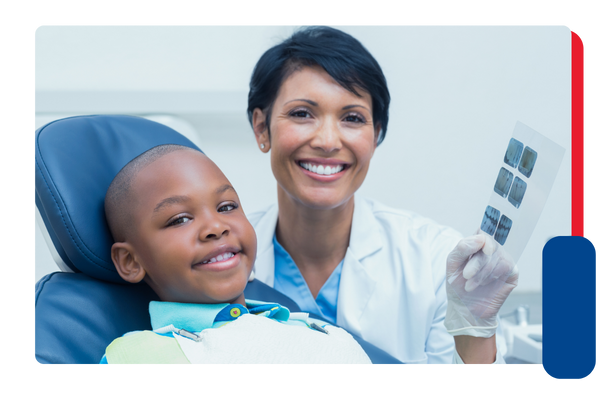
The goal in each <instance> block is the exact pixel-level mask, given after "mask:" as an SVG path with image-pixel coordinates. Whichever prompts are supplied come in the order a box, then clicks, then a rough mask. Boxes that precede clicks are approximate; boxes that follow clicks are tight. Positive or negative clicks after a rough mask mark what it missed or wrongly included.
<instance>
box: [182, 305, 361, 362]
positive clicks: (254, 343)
mask: <svg viewBox="0 0 600 400" xmlns="http://www.w3.org/2000/svg"><path fill="white" fill-rule="evenodd" d="M325 329H326V330H327V332H328V333H323V332H320V331H318V330H313V329H309V328H307V327H304V326H296V325H285V324H282V323H280V322H277V321H274V320H271V319H269V318H265V317H261V316H257V315H252V314H245V315H243V316H241V317H240V318H238V319H237V320H235V321H232V322H230V323H228V324H226V325H224V326H222V327H220V328H216V329H205V330H203V331H202V332H200V333H199V334H198V336H199V339H197V340H198V341H194V340H192V339H189V338H187V337H184V336H181V335H178V334H176V333H174V334H173V335H174V337H175V338H176V339H177V342H178V344H179V346H180V348H181V350H182V351H183V353H184V354H185V356H186V357H187V359H188V360H189V361H190V363H192V364H370V363H371V361H370V359H369V357H368V356H367V355H366V353H365V352H364V351H363V349H362V348H361V346H360V345H359V344H358V343H357V342H356V341H355V340H354V339H353V338H352V336H350V334H348V333H347V332H346V331H344V330H343V329H341V328H337V327H334V326H329V325H328V326H326V327H325Z"/></svg>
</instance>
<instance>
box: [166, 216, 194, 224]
mask: <svg viewBox="0 0 600 400" xmlns="http://www.w3.org/2000/svg"><path fill="white" fill-rule="evenodd" d="M190 220H191V218H189V217H186V216H181V217H177V218H175V219H174V220H173V221H171V222H169V223H168V224H167V226H174V225H181V224H184V223H186V222H188V221H190Z"/></svg>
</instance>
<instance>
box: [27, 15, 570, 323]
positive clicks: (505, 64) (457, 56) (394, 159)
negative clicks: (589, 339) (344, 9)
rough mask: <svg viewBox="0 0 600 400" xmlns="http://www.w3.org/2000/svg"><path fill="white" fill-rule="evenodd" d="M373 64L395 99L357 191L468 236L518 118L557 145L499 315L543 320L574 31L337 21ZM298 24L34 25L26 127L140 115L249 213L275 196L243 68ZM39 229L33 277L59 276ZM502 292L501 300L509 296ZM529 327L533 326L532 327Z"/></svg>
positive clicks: (561, 197)
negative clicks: (192, 147) (546, 253)
mask: <svg viewBox="0 0 600 400" xmlns="http://www.w3.org/2000/svg"><path fill="white" fill-rule="evenodd" d="M337 28H339V29H342V30H344V31H346V32H348V33H349V34H351V35H353V36H354V37H356V38H357V39H358V40H360V41H361V42H362V43H363V45H364V46H365V47H366V48H367V49H368V50H369V51H370V52H371V53H372V54H373V56H374V57H375V58H376V59H377V60H378V62H379V64H380V65H381V67H382V69H383V71H384V73H385V75H386V78H387V80H388V86H389V89H390V93H391V97H392V102H391V107H390V121H389V128H388V133H387V137H386V139H385V141H384V142H383V143H382V144H381V145H380V146H379V148H378V149H377V151H376V152H375V156H374V158H373V160H372V162H371V167H370V171H369V174H368V176H367V178H366V181H365V183H364V184H363V186H362V187H361V189H360V190H359V194H360V195H362V196H367V197H371V198H375V199H377V200H379V201H381V202H383V203H385V204H387V205H389V206H392V207H396V208H402V209H408V210H412V211H415V212H417V213H419V214H421V215H424V216H427V217H429V218H432V219H434V220H435V221H437V222H439V223H441V224H444V225H449V226H451V227H453V228H455V229H457V230H458V231H459V232H461V233H462V234H464V235H470V234H472V233H474V232H475V230H476V229H477V227H478V226H479V225H480V224H481V221H482V218H483V214H484V210H485V208H486V206H487V202H488V200H489V198H490V194H491V193H492V190H493V185H494V182H495V179H496V177H497V174H498V168H499V166H500V163H501V162H502V160H503V156H504V152H505V151H506V147H507V145H508V142H509V140H510V138H511V136H512V131H513V129H514V127H515V124H516V122H517V121H521V122H522V123H524V124H526V125H528V126H529V127H531V128H533V129H535V130H536V131H538V132H540V133H541V134H543V135H545V136H547V137H548V138H550V139H551V140H553V141H554V142H556V143H558V144H559V145H560V146H562V147H564V148H565V150H566V153H565V157H564V159H563V162H562V165H561V168H560V170H559V173H558V176H557V178H556V181H555V183H554V187H553V189H552V191H551V192H550V196H549V197H548V200H547V203H546V206H545V208H544V211H543V212H542V214H541V217H540V220H539V223H538V225H537V227H536V228H535V230H534V232H533V235H532V237H531V239H530V241H529V244H528V246H527V248H526V250H525V252H524V253H523V255H522V257H521V259H520V261H519V270H520V279H519V286H518V287H517V289H516V290H515V292H514V293H513V295H511V297H510V298H509V301H507V303H506V304H505V309H509V308H514V307H515V306H516V305H517V304H521V303H523V302H525V303H528V304H529V305H530V307H531V311H532V313H531V318H532V319H533V321H532V322H536V320H539V321H541V309H540V307H541V273H542V270H541V256H542V248H543V246H544V244H545V243H546V241H547V240H548V239H550V238H552V237H554V236H561V235H570V234H571V201H570V198H571V186H570V185H571V179H570V174H571V168H570V165H571V136H570V132H571V108H570V107H571V80H570V79H571V76H570V72H571V64H570V62H571V33H570V31H569V29H568V28H566V27H367V26H352V27H337ZM296 29H298V27H290V26H285V27H276V26H269V27H108V26H107V27H102V26H95V27H77V26H69V27H66V26H64V27H54V26H43V27H40V28H39V29H38V30H37V32H36V45H35V52H36V53H35V63H36V69H35V71H36V73H35V74H36V114H35V128H36V129H37V128H39V127H40V126H42V125H44V124H46V123H48V122H50V121H53V120H55V119H59V118H63V117H67V116H72V115H86V114H129V115H138V116H144V117H147V118H150V119H153V120H155V121H158V122H161V123H164V124H165V125H168V126H171V127H172V128H174V129H176V130H177V131H179V132H180V133H182V134H184V135H186V136H188V137H189V138H190V139H192V140H193V141H194V142H195V143H196V144H197V145H198V146H199V147H200V148H201V149H202V150H203V151H204V152H205V153H206V154H207V155H208V156H209V157H210V158H212V159H213V160H214V161H215V162H216V163H217V165H218V166H219V167H220V168H221V169H222V170H223V172H224V173H225V175H226V176H227V177H228V178H229V180H230V181H231V182H232V184H233V185H234V187H235V188H236V191H237V192H238V194H239V195H240V198H241V201H242V205H243V207H244V210H245V211H246V213H249V212H252V211H255V210H258V209H260V208H262V207H264V206H267V205H268V204H271V203H274V202H275V201H276V182H275V179H274V178H273V176H272V174H271V170H270V163H269V156H268V155H264V154H262V153H261V152H260V151H259V150H258V148H257V145H256V142H255V140H254V135H253V133H252V129H251V127H250V124H249V122H248V120H247V118H246V113H245V109H246V99H247V94H248V82H249V79H250V75H251V73H252V69H253V67H254V65H255V63H256V62H257V60H258V59H259V57H260V56H261V55H262V53H263V52H264V51H265V50H267V49H268V48H269V47H271V46H273V45H275V44H277V43H279V42H280V41H281V40H283V39H285V38H287V37H288V36H289V35H290V34H291V33H292V32H293V31H294V30H296ZM43 231H44V229H43V227H41V226H39V225H36V243H35V246H36V248H35V251H36V272H35V280H36V281H37V280H38V279H40V278H41V277H42V276H44V275H45V274H47V273H49V272H52V271H55V270H58V267H57V265H56V263H55V262H54V260H53V258H52V254H51V250H50V249H49V248H48V246H47V245H46V242H45V240H44V232H43ZM511 299H512V300H511ZM539 321H537V322H539Z"/></svg>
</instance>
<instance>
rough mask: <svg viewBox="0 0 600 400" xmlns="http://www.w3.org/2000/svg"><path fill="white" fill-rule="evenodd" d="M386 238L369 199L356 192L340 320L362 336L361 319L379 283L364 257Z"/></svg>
mask: <svg viewBox="0 0 600 400" xmlns="http://www.w3.org/2000/svg"><path fill="white" fill-rule="evenodd" d="M383 239H384V238H383V234H382V232H381V230H380V228H379V224H378V223H377V220H376V219H375V216H374V215H373V212H372V210H371V208H370V206H369V204H368V202H367V200H366V199H363V198H361V197H358V196H356V195H355V196H354V213H353V215H352V231H351V232H350V246H349V247H348V250H347V251H346V257H345V259H344V267H343V268H342V276H341V277H340V289H339V292H338V308H337V323H338V325H340V326H343V327H345V328H346V329H348V330H350V331H352V332H354V333H355V334H357V335H359V336H360V335H361V334H362V329H361V324H360V319H361V317H362V315H363V312H364V310H365V307H366V306H367V303H368V302H369V299H370V298H371V295H372V294H373V293H374V292H375V288H376V286H377V280H376V278H375V273H376V271H372V270H370V269H369V268H367V267H366V266H365V265H364V264H363V263H362V262H361V260H362V259H364V258H365V257H367V256H369V255H371V254H374V253H376V252H377V251H379V250H381V248H382V247H383Z"/></svg>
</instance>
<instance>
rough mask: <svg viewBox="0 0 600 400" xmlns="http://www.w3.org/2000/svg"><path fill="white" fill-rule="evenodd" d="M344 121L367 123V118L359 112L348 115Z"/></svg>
mask: <svg viewBox="0 0 600 400" xmlns="http://www.w3.org/2000/svg"><path fill="white" fill-rule="evenodd" d="M344 121H347V122H354V123H365V119H364V118H363V117H361V116H360V115H358V114H350V115H346V117H345V118H344Z"/></svg>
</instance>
